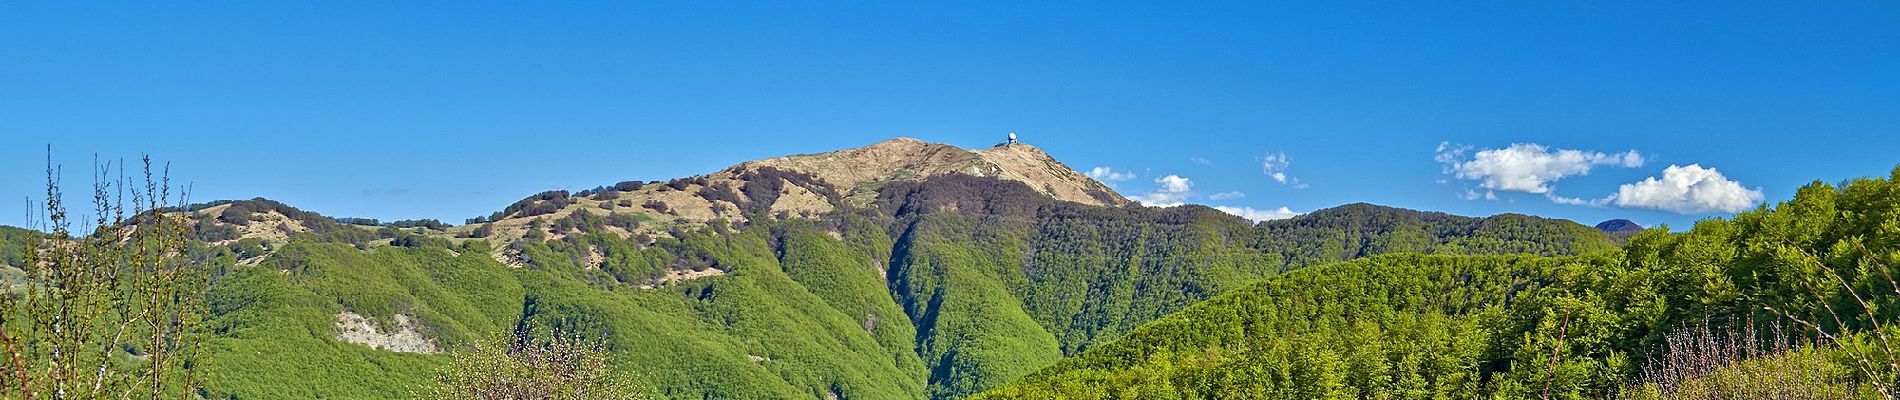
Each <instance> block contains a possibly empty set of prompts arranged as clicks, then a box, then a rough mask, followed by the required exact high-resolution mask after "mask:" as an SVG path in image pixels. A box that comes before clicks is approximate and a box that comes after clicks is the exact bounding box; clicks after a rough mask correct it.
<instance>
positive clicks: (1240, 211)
mask: <svg viewBox="0 0 1900 400" xmlns="http://www.w3.org/2000/svg"><path fill="white" fill-rule="evenodd" d="M1214 209H1216V210H1221V211H1222V212H1226V213H1228V214H1233V215H1238V216H1240V217H1241V218H1246V219H1248V220H1251V221H1254V222H1260V221H1268V220H1276V219H1287V218H1293V217H1295V216H1298V215H1300V213H1297V212H1293V210H1290V209H1287V208H1286V207H1280V208H1277V209H1272V210H1261V209H1256V208H1253V207H1230V206H1214Z"/></svg>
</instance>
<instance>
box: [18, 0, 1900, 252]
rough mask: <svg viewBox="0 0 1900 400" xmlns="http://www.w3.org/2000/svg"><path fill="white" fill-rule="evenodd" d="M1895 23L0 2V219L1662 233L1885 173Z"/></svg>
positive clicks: (1889, 154) (1468, 14)
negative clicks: (1533, 228) (761, 196)
mask: <svg viewBox="0 0 1900 400" xmlns="http://www.w3.org/2000/svg"><path fill="white" fill-rule="evenodd" d="M1897 7H1900V6H1896V5H1895V4H1894V3H1891V2H1887V3H1871V2H1870V3H1859V4H1856V3H1847V2H1841V3H1829V4H1828V7H1814V8H1807V7H1793V6H1789V5H1782V4H1771V3H1766V2H1762V3H1753V2H1723V3H1712V4H1675V5H1658V4H1648V3H1611V2H1588V3H1584V4H1556V3H1554V2H1549V3H1545V2H1539V4H1523V2H1495V3H1491V2H1461V3H1459V4H1455V5H1446V4H1417V5H1386V4H1369V3H1338V4H1329V5H1327V6H1325V7H1323V8H1321V7H1312V6H1304V5H1276V4H1264V3H1251V2H1250V3H1244V4H1233V3H1228V4H1197V5H1169V6H1155V5H1137V4H1106V3H1041V2H1037V3H1036V4H1009V3H1004V4H990V5H944V4H917V3H895V2H892V3H879V4H873V5H869V6H866V5H863V4H839V3H806V2H796V3H781V4H750V5H718V6H709V5H703V4H673V5H663V4H620V3H593V2H587V3H581V2H575V3H567V4H565V5H559V6H550V5H522V4H509V5H500V4H494V3H489V4H463V3H448V2H415V3H398V4H388V3H385V2H375V3H372V2H361V3H346V2H255V3H227V4H219V5H215V6H214V5H207V4H192V5H178V4H147V3H135V4H113V5H104V6H102V5H77V4H65V3H22V2H8V3H4V4H0V139H4V140H0V143H3V144H0V146H3V147H0V210H5V209H6V208H7V207H18V208H19V209H20V210H19V211H18V212H0V224H8V225H18V224H20V223H22V222H23V221H24V219H25V210H24V209H25V207H26V206H25V201H26V199H27V198H29V197H34V196H37V195H38V194H39V193H41V187H40V185H41V183H42V181H43V176H42V174H41V170H42V168H43V167H44V164H45V161H44V157H45V152H44V148H43V146H44V145H46V144H51V145H52V146H53V148H54V152H55V161H56V162H58V163H61V164H64V165H66V167H67V168H68V169H69V171H68V173H67V174H66V175H65V180H66V181H67V182H68V183H69V185H73V186H75V187H76V186H78V184H80V183H84V182H85V180H86V175H85V166H86V165H87V164H88V163H89V162H90V159H91V157H92V155H93V154H95V153H97V154H99V155H100V156H102V157H105V158H107V159H114V158H121V157H122V158H126V159H134V158H136V157H137V156H138V155H139V154H142V153H149V154H151V155H153V156H154V157H155V158H157V159H160V160H165V161H170V162H171V163H172V164H173V166H174V175H175V176H177V177H179V178H181V179H184V180H188V181H190V182H191V183H192V184H193V187H194V191H195V193H194V199H195V200H210V199H220V198H249V197H254V196H264V197H269V198H273V199H278V200H282V201H285V202H287V203H289V204H292V205H295V206H298V207H301V208H304V209H308V210H312V211H317V212H321V213H324V214H328V215H333V216H356V217H369V218H380V219H384V220H391V219H402V218H437V219H441V220H444V221H449V222H460V221H461V220H462V219H463V218H466V217H472V216H477V215H483V214H486V213H488V212H491V211H493V210H496V209H499V208H501V207H502V206H505V205H506V204H508V203H510V202H512V201H514V200H516V199H519V198H521V197H523V196H526V195H529V194H531V193H534V192H537V191H540V190H545V189H555V188H584V187H593V186H596V185H602V184H611V183H612V182H616V181H621V180H631V179H641V180H653V179H665V178H671V177H678V176H687V175H693V174H698V173H704V172H709V171H713V170H717V169H719V168H722V167H724V166H727V165H730V164H733V163H736V162H740V161H744V160H749V159H756V158H762V157H769V156H775V155H783V154H791V153H806V152H815V151H824V150H830V149H837V148H844V147H852V146H860V145H864V144H869V143H873V142H877V141H879V140H883V139H886V138H890V137H895V136H911V137H917V138H921V139H925V140H930V141H937V142H944V143H951V144H956V145H960V146H964V147H982V146H987V145H990V144H993V143H996V142H997V141H999V140H1000V139H1001V138H1002V136H1003V135H1004V134H1005V133H1006V132H1010V131H1015V132H1019V133H1021V134H1022V136H1023V139H1024V140H1025V141H1027V142H1029V143H1032V144H1036V145H1039V146H1041V147H1043V148H1044V149H1046V150H1048V151H1049V152H1051V153H1053V154H1054V155H1055V156H1057V157H1058V158H1060V159H1061V160H1063V161H1064V162H1067V163H1069V164H1070V165H1071V166H1073V167H1075V168H1077V169H1079V170H1085V171H1086V170H1091V169H1093V168H1095V167H1108V168H1112V169H1113V170H1114V171H1126V172H1128V173H1132V174H1133V175H1132V176H1126V175H1124V176H1126V177H1127V178H1128V179H1125V180H1120V181H1115V182H1113V184H1114V185H1115V187H1116V188H1117V189H1118V190H1121V191H1122V192H1124V193H1126V194H1128V195H1131V196H1142V198H1144V199H1160V200H1180V201H1185V202H1190V203H1201V204H1210V205H1222V206H1229V207H1249V208H1253V209H1256V210H1277V209H1278V208H1280V207H1286V208H1287V209H1288V210H1290V211H1294V212H1306V211H1311V210H1314V209H1318V208H1324V207H1329V206H1334V205H1339V204H1343V203H1349V202H1359V201H1365V202H1373V203H1379V204H1387V205H1394V206H1402V207H1410V208H1419V209H1427V210H1441V211H1447V212H1452V213H1456V214H1465V215H1489V214H1495V213H1503V212H1518V213H1529V214H1537V215H1545V216H1553V217H1561V218H1570V219H1575V220H1578V221H1581V222H1585V223H1594V222H1596V221H1600V220H1603V219H1608V218H1630V219H1633V220H1636V221H1638V222H1640V223H1644V224H1646V225H1648V224H1655V223H1669V224H1671V225H1675V226H1679V227H1680V226H1686V224H1688V223H1690V222H1692V221H1694V220H1696V219H1699V218H1703V217H1708V216H1719V215H1725V214H1727V211H1724V210H1722V209H1721V208H1724V207H1727V208H1731V209H1732V208H1733V207H1732V205H1733V203H1735V201H1738V200H1742V201H1745V200H1758V201H1770V202H1772V201H1778V200H1783V199H1786V198H1788V197H1789V196H1790V195H1791V194H1792V192H1793V191H1794V189H1795V188H1797V187H1798V186H1800V185H1802V184H1805V183H1807V182H1810V181H1813V180H1817V179H1818V180H1823V181H1828V182H1835V181H1840V180H1842V179H1848V178H1853V177H1860V176H1884V175H1886V174H1887V173H1888V172H1889V171H1891V170H1892V169H1893V168H1894V166H1895V165H1896V164H1900V74H1896V73H1895V71H1900V51H1895V49H1900V27H1897V26H1896V25H1895V24H1893V23H1892V21H1896V20H1900V8H1897ZM1515 144H1526V145H1524V146H1515V147H1514V146H1513V145H1515ZM1529 144H1535V145H1537V146H1529ZM1441 145H1444V146H1441ZM1538 146H1541V147H1538ZM1540 148H1541V150H1539V149H1540ZM1441 149H1443V150H1460V149H1463V150H1464V151H1463V152H1462V153H1455V152H1454V153H1450V154H1447V153H1444V152H1441V151H1440V150H1441ZM1487 150H1491V151H1490V152H1486V151H1487ZM1564 150H1576V152H1564ZM1630 151H1634V152H1636V154H1635V155H1636V156H1637V157H1636V158H1640V161H1641V162H1639V163H1638V162H1629V161H1635V160H1633V159H1630V158H1629V157H1627V156H1629V155H1630V154H1629V153H1628V152H1630ZM1269 155H1272V156H1273V157H1268V156H1269ZM1441 156H1442V157H1441ZM1269 158H1271V160H1270V159H1269ZM1277 160H1284V161H1285V163H1284V168H1282V169H1280V170H1279V172H1281V173H1284V174H1285V176H1286V177H1287V178H1289V179H1288V182H1285V183H1282V182H1279V181H1277V180H1275V179H1273V177H1271V176H1270V175H1269V174H1268V172H1271V171H1266V170H1265V168H1263V164H1266V161H1277ZM1275 164H1276V165H1278V163H1277V162H1276V163H1275ZM1691 164H1693V165H1697V166H1698V167H1707V168H1713V169H1714V170H1715V171H1716V172H1714V173H1713V174H1719V176H1715V175H1713V174H1712V173H1711V172H1710V171H1708V170H1706V169H1702V168H1696V169H1694V170H1690V169H1688V168H1686V167H1687V166H1689V165H1691ZM1671 166H1679V167H1683V168H1677V169H1675V170H1674V172H1675V174H1670V173H1666V171H1668V170H1670V167H1671ZM1579 170H1581V171H1587V175H1586V174H1583V173H1582V172H1580V171H1579ZM1170 175H1172V176H1175V177H1177V178H1185V179H1186V180H1187V181H1188V182H1191V186H1189V187H1187V188H1185V189H1187V190H1186V191H1182V192H1167V191H1166V190H1162V191H1161V192H1157V190H1158V189H1168V188H1169V186H1173V189H1183V188H1182V187H1181V186H1182V185H1180V183H1181V182H1180V181H1179V180H1176V179H1166V177H1168V176H1170ZM1651 177H1655V178H1657V179H1658V181H1657V182H1654V183H1653V184H1648V185H1643V184H1640V182H1642V181H1644V180H1645V179H1647V178H1651ZM1295 182H1297V184H1296V183H1295ZM1674 182H1689V183H1699V184H1701V186H1696V187H1698V188H1701V189H1697V190H1698V191H1694V192H1692V193H1669V188H1670V187H1673V186H1670V185H1669V184H1670V183H1674ZM1169 183H1173V185H1169ZM1624 185H1631V186H1630V187H1631V188H1633V189H1634V191H1633V192H1630V193H1629V194H1624V192H1623V191H1624ZM1755 190H1759V194H1758V195H1755V196H1757V197H1750V195H1749V193H1752V192H1753V191H1755ZM1233 192H1238V193H1242V194H1244V196H1240V195H1234V194H1232V193H1233ZM1678 192H1680V191H1678ZM1738 193H1739V194H1738ZM1216 194H1221V195H1220V196H1216ZM1487 194H1488V196H1487ZM1698 194H1699V195H1701V196H1702V197H1700V198H1697V197H1693V196H1697V195H1698ZM1157 195H1159V196H1160V197H1154V196H1157ZM1670 196H1691V197H1688V198H1676V197H1670ZM9 199H11V200H9ZM1558 200H1565V201H1568V202H1570V203H1580V204H1559V201H1558ZM5 204H17V205H15V206H5ZM1695 205H1702V206H1707V207H1702V208H1701V209H1697V208H1696V207H1692V206H1695ZM1710 207H1713V208H1710ZM1672 209H1673V210H1674V211H1670V210H1672Z"/></svg>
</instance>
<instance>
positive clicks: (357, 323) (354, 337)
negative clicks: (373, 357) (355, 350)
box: [336, 310, 442, 354]
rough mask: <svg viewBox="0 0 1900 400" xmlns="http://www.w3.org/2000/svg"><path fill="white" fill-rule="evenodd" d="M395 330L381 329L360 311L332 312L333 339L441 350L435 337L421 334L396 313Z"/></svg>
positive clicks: (411, 349) (392, 348)
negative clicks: (436, 343)
mask: <svg viewBox="0 0 1900 400" xmlns="http://www.w3.org/2000/svg"><path fill="white" fill-rule="evenodd" d="M395 320H396V331H395V332H389V333H383V332H380V331H379V330H378V329H376V324H375V323H372V322H370V320H369V318H365V317H363V315H362V314H357V313H354V312H350V311H349V310H344V311H343V312H341V313H337V314H336V330H337V332H336V339H337V340H341V341H345V342H350V343H356V344H361V345H366V346H369V347H371V348H377V349H383V350H389V351H394V352H398V353H423V354H434V353H440V352H442V350H441V349H439V348H437V347H436V346H435V341H433V340H429V338H426V337H423V336H422V333H421V332H419V331H417V330H416V325H415V323H414V322H410V321H409V316H407V315H402V314H396V317H395Z"/></svg>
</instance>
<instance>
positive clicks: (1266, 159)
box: [1260, 153, 1306, 189]
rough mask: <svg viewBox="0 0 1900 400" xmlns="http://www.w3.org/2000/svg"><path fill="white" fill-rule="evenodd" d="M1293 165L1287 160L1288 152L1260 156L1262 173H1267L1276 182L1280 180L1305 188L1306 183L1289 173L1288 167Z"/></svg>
mask: <svg viewBox="0 0 1900 400" xmlns="http://www.w3.org/2000/svg"><path fill="white" fill-rule="evenodd" d="M1291 165H1292V163H1291V162H1289V161H1288V160H1287V157H1286V153H1267V154H1266V155H1262V156H1260V172H1261V173H1264V174H1266V175H1267V177H1268V178H1273V181H1274V182H1279V183H1280V184H1283V185H1292V186H1293V188H1294V189H1305V188H1306V184H1304V183H1300V178H1297V177H1294V176H1292V175H1287V173H1286V168H1287V167H1288V166H1291Z"/></svg>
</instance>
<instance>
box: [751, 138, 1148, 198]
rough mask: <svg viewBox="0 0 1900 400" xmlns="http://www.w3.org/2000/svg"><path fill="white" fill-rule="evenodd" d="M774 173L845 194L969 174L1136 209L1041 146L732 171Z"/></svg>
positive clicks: (901, 153) (845, 153)
mask: <svg viewBox="0 0 1900 400" xmlns="http://www.w3.org/2000/svg"><path fill="white" fill-rule="evenodd" d="M763 167H773V168H778V169H783V170H788V171H797V172H801V173H806V174H811V175H812V176H814V177H817V178H819V179H822V180H824V181H825V182H827V183H830V184H831V185H833V186H836V187H839V188H850V189H852V191H856V190H858V189H872V190H875V187H876V186H879V185H880V184H881V183H884V182H890V181H898V180H912V179H921V178H928V177H933V176H938V175H947V174H963V175H969V176H977V177H991V178H997V179H1002V180H1009V181H1017V182H1022V183H1024V184H1027V185H1029V187H1030V188H1032V189H1035V190H1036V191H1038V192H1041V193H1043V194H1046V195H1048V196H1049V197H1053V198H1055V199H1056V200H1062V201H1069V202H1075V203H1082V204H1088V205H1097V206H1118V205H1126V204H1130V202H1129V201H1128V199H1125V198H1122V197H1121V195H1118V194H1115V191H1114V190H1112V189H1109V188H1108V186H1107V185H1103V184H1102V183H1101V182H1098V181H1096V180H1094V179H1091V178H1089V177H1088V176H1087V175H1083V174H1082V173H1080V172H1076V171H1075V170H1074V169H1071V168H1069V166H1067V165H1064V164H1062V162H1060V161H1056V159H1055V158H1054V157H1050V156H1049V153H1045V152H1043V151H1042V149H1040V148H1037V147H1036V146H1032V145H1028V144H1024V143H1021V142H1006V143H1002V144H998V145H996V146H995V147H991V148H988V149H982V150H965V149H962V148H958V147H956V146H951V145H946V144H941V143H930V142H925V141H922V140H917V139H912V138H907V137H900V138H896V139H891V140H886V141H883V142H878V143H876V144H872V145H870V146H865V147H859V148H855V149H846V150H839V151H833V152H828V153H818V154H805V155H795V156H787V157H778V158H771V159H766V160H760V161H752V162H747V163H743V164H739V165H738V166H734V167H733V168H732V169H729V170H728V171H742V170H747V169H754V168H763Z"/></svg>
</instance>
